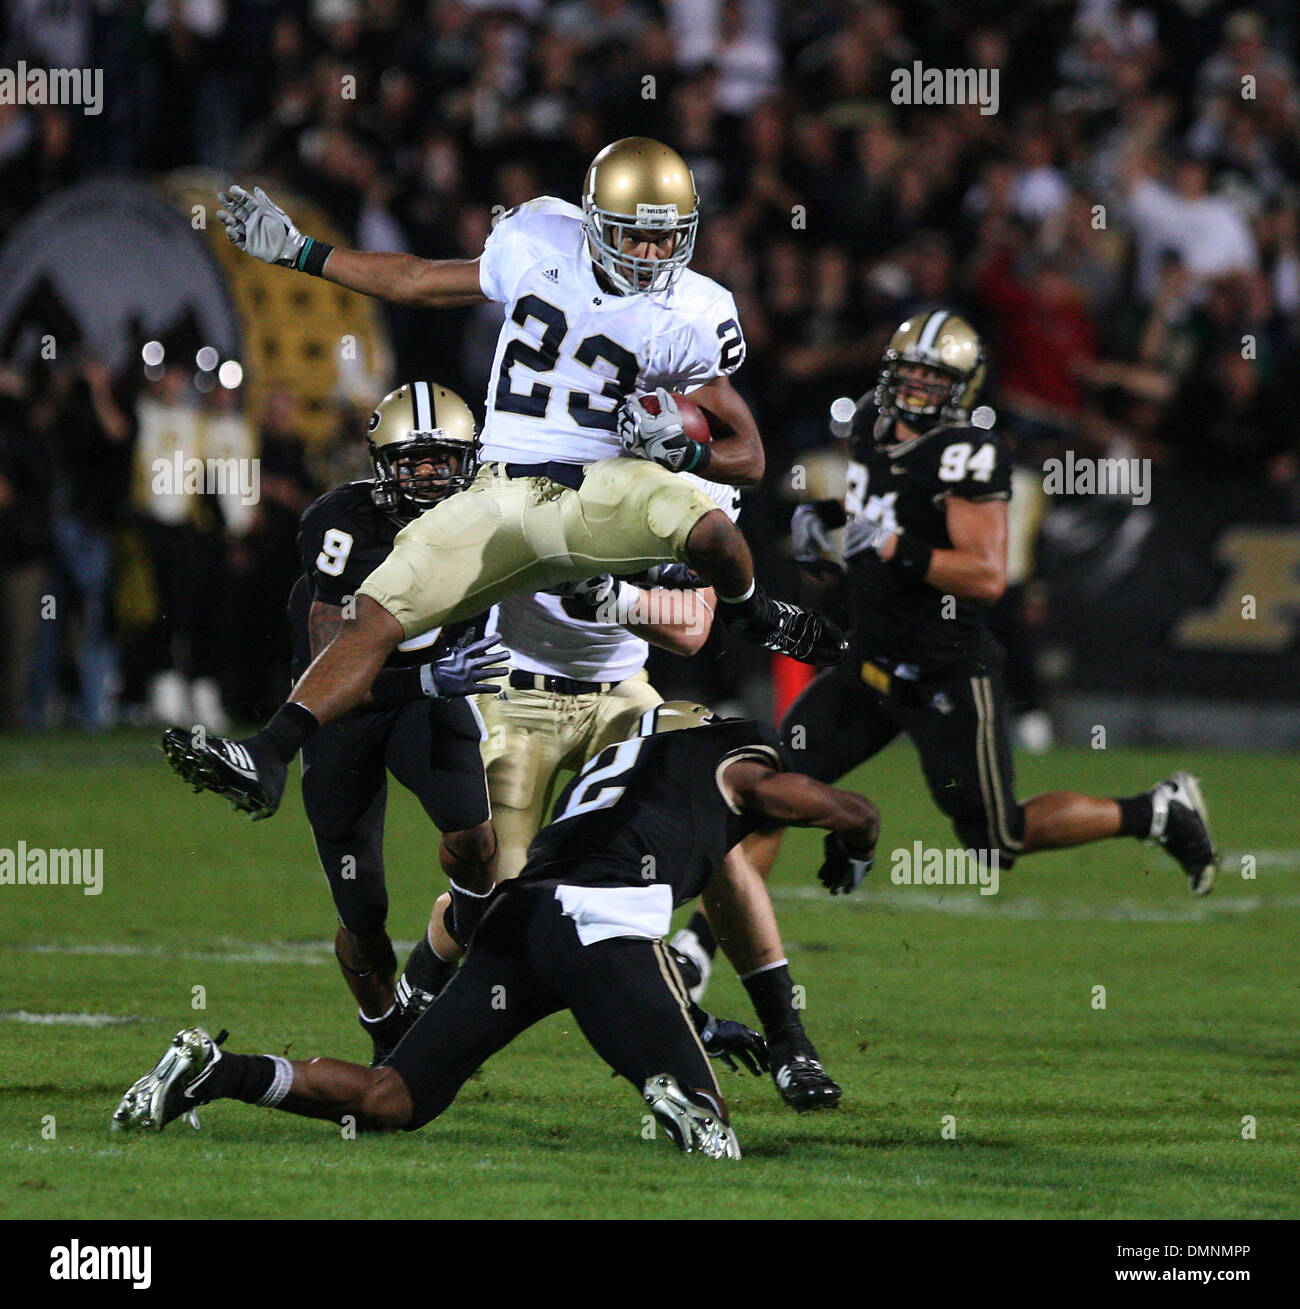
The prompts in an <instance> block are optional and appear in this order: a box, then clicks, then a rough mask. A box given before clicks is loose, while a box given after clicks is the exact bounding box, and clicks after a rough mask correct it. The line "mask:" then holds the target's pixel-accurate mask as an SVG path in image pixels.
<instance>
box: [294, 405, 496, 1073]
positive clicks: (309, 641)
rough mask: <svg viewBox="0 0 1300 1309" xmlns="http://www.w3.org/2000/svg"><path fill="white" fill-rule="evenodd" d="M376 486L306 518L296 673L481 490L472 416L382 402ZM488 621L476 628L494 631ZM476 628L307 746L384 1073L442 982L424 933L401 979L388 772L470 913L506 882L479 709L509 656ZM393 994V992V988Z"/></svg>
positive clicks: (364, 1019)
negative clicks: (423, 517) (398, 555)
mask: <svg viewBox="0 0 1300 1309" xmlns="http://www.w3.org/2000/svg"><path fill="white" fill-rule="evenodd" d="M367 444H368V447H369V452H370V460H371V464H372V466H373V468H374V477H373V478H372V479H369V480H365V481H358V482H350V483H348V484H347V485H346V486H341V487H338V488H336V489H335V490H333V491H330V492H328V493H327V494H326V495H324V496H322V497H321V498H320V499H319V500H317V501H316V502H315V503H314V504H313V505H312V506H311V507H310V508H309V509H308V510H307V511H306V513H304V514H303V517H302V525H301V527H300V528H299V532H298V553H299V556H300V557H301V560H302V566H303V576H302V577H301V578H299V580H298V582H297V584H296V585H295V586H294V589H293V592H292V593H291V595H290V600H289V616H290V624H291V627H292V631H293V662H294V673H295V675H298V674H300V673H301V672H302V670H303V669H305V668H306V667H307V665H308V664H309V663H310V662H311V660H312V659H313V658H314V657H315V656H316V655H318V654H319V653H320V652H321V650H322V649H324V648H325V646H326V645H328V644H329V642H330V641H331V640H332V639H333V638H334V636H335V634H336V633H337V632H338V630H339V628H340V626H341V625H342V623H343V615H344V613H345V611H346V609H347V608H348V607H349V606H350V604H351V603H352V602H353V601H352V597H353V596H354V595H355V593H356V588H357V586H358V585H359V584H360V583H361V582H362V581H363V580H364V579H365V578H366V576H367V575H368V574H369V573H370V572H371V571H372V569H373V568H374V567H375V566H376V564H378V563H380V562H381V561H382V560H383V559H385V558H386V557H387V556H388V553H389V551H390V549H391V548H392V543H393V538H394V537H395V536H396V535H397V533H398V531H400V530H401V528H402V527H404V526H405V525H406V524H407V523H409V522H411V521H412V520H414V519H415V518H416V517H417V516H418V515H419V514H421V513H423V512H424V511H425V510H426V509H428V508H430V507H431V506H433V505H435V504H439V503H441V502H442V501H443V500H444V499H445V498H446V497H447V496H449V495H452V494H454V493H456V492H458V491H460V490H462V489H463V488H464V487H466V486H468V485H469V483H470V482H471V481H472V480H473V477H474V472H475V468H476V465H477V450H478V437H477V434H476V432H475V428H474V416H473V414H471V413H470V411H469V408H468V407H467V406H466V404H465V402H464V401H463V400H462V399H461V398H460V397H459V396H458V395H456V394H455V393H454V392H452V391H449V390H447V388H446V387H443V386H438V385H436V384H435V383H431V382H412V383H410V384H408V385H406V386H402V387H399V388H398V389H397V390H396V391H393V392H392V393H391V394H390V395H387V396H385V397H384V398H383V399H382V400H381V401H380V402H379V405H378V406H377V408H376V409H375V411H374V413H373V414H372V415H371V418H370V423H369V427H368V433H367ZM484 618H485V616H480V618H479V619H478V620H477V623H478V625H479V626H481V625H482V623H483V621H484ZM476 635H478V632H477V628H476V624H475V623H474V622H467V623H461V624H456V625H452V626H448V627H444V628H434V629H433V630H431V631H428V632H424V633H422V634H421V635H419V636H414V637H412V638H411V639H410V640H407V641H403V642H402V643H401V644H400V645H399V646H398V647H397V649H396V650H394V651H393V653H392V654H391V655H390V656H389V658H388V661H387V663H386V664H385V665H384V667H383V668H382V669H381V670H380V672H379V674H378V676H376V678H375V681H374V683H373V685H372V687H371V691H370V701H371V702H373V703H372V704H369V705H367V706H366V707H362V708H358V709H355V710H353V711H352V712H351V713H349V714H345V715H344V716H343V717H342V718H340V719H338V720H337V721H335V722H333V723H330V724H329V725H328V726H327V727H326V728H324V729H323V730H322V731H321V732H320V733H318V734H317V735H316V736H314V737H313V738H312V739H311V740H310V741H308V742H307V744H306V745H305V746H304V747H303V753H302V799H303V808H304V809H305V810H306V813H307V821H308V823H310V825H311V830H312V836H313V838H314V839H315V842H316V849H317V852H318V854H319V855H320V861H321V867H322V868H323V869H324V872H325V877H326V880H327V881H328V883H329V888H330V894H331V895H332V897H333V899H334V905H335V909H336V910H337V912H338V920H339V926H338V931H337V934H336V936H335V940H334V953H335V956H336V958H337V959H338V963H339V967H340V968H341V969H342V971H343V977H344V980H345V981H346V983H347V985H348V989H349V990H350V991H351V992H352V995H353V997H354V998H355V999H356V1002H357V1005H358V1008H359V1011H360V1020H361V1026H362V1028H363V1029H364V1030H365V1032H366V1033H367V1035H368V1036H369V1037H370V1039H371V1041H372V1042H373V1044H374V1052H375V1061H376V1062H378V1061H379V1060H380V1059H382V1058H383V1057H384V1056H385V1055H387V1054H388V1053H389V1051H391V1050H392V1048H393V1047H394V1046H395V1045H396V1044H397V1042H398V1040H400V1039H401V1036H402V1034H403V1032H405V1031H406V1029H407V1028H408V1027H409V1026H410V1025H411V1023H412V1022H413V1021H414V1018H415V1016H416V1015H417V1014H418V1013H419V1011H420V1009H421V1008H423V1007H424V1006H425V1005H427V1004H428V1002H429V1001H430V1000H431V999H432V998H433V995H434V994H436V993H437V991H438V990H439V989H440V988H441V986H442V985H444V984H445V982H446V981H447V979H448V977H449V976H450V973H451V971H452V969H449V968H447V967H445V966H443V967H439V965H438V961H437V959H436V957H435V956H434V954H433V952H432V950H431V948H430V946H429V944H428V937H427V934H425V935H424V936H423V938H422V940H421V941H420V942H419V943H417V945H416V947H415V949H414V951H412V953H411V957H410V959H409V960H408V962H407V964H406V968H405V969H404V970H403V974H402V977H401V979H400V981H399V980H397V979H396V978H395V974H396V969H397V959H396V957H395V955H394V953H393V944H392V941H391V940H390V938H389V936H388V932H387V930H386V929H385V921H386V919H387V916H388V893H387V890H386V888H385V881H384V812H385V807H386V802H387V790H388V783H387V776H388V774H389V773H392V775H393V776H394V777H395V778H396V779H397V780H398V781H399V782H401V783H402V785H403V786H405V787H406V789H407V790H408V791H410V792H412V793H413V794H414V795H415V796H416V797H417V798H418V799H419V801H420V803H421V805H423V807H424V810H425V812H426V813H427V814H428V815H429V817H430V819H432V821H433V823H434V824H435V825H436V826H437V828H438V829H439V831H440V832H441V833H442V840H441V843H440V848H439V858H440V862H441V864H442V868H443V871H444V872H445V873H446V874H447V877H448V879H449V880H450V882H451V884H452V887H453V889H454V890H455V891H456V893H457V899H458V901H460V900H461V899H462V898H463V897H465V896H470V897H473V896H474V895H475V894H476V893H480V892H482V893H486V892H487V891H488V890H490V888H491V886H492V882H493V871H494V856H495V853H496V837H495V834H494V833H493V830H492V823H491V822H490V820H489V815H490V808H489V803H488V795H487V787H486V784H485V782H484V777H483V765H482V762H481V759H480V756H479V741H480V737H481V735H482V720H481V719H480V718H479V716H478V713H477V711H476V709H475V707H474V702H473V700H472V699H469V698H467V697H471V696H473V695H475V694H476V693H477V692H480V691H483V690H484V689H487V688H489V687H490V686H491V685H492V683H491V680H490V679H492V678H493V677H495V676H496V675H498V674H500V673H502V672H503V671H504V667H503V666H502V665H501V664H500V663H499V662H498V661H499V660H500V659H503V658H504V657H505V652H504V651H503V650H502V649H501V648H500V647H499V646H496V645H495V643H494V642H493V641H491V640H487V639H485V640H480V641H475V640H474V638H475V636H476ZM395 982H396V985H395Z"/></svg>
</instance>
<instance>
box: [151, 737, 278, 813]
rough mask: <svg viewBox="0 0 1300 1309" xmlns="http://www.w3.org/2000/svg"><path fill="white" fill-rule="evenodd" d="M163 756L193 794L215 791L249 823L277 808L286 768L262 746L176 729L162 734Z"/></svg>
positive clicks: (273, 811)
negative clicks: (196, 735)
mask: <svg viewBox="0 0 1300 1309" xmlns="http://www.w3.org/2000/svg"><path fill="white" fill-rule="evenodd" d="M162 750H163V754H165V755H166V756H167V762H168V763H169V764H170V765H171V768H172V771H173V772H174V773H177V774H179V775H180V776H181V777H182V778H183V779H184V780H185V781H187V782H189V783H190V785H191V786H193V787H194V789H195V790H196V791H215V792H216V793H217V794H218V795H224V796H225V797H226V799H227V800H229V801H230V802H231V804H233V805H234V806H235V808H236V809H239V810H241V811H242V812H244V813H246V814H251V815H252V817H253V821H254V822H256V821H257V820H258V819H259V818H269V817H270V816H271V815H272V814H273V813H275V811H276V810H277V809H278V808H279V807H280V798H281V796H283V795H284V783H285V778H286V777H287V776H288V772H289V769H288V766H287V765H286V764H284V763H282V762H281V761H280V760H279V759H277V758H276V757H275V756H274V755H273V754H272V753H271V752H270V751H269V750H268V749H266V747H265V746H259V747H252V746H251V745H250V743H249V742H248V741H228V740H226V739H225V738H224V737H221V736H209V737H206V738H203V737H198V738H197V739H196V738H195V736H193V735H191V734H190V733H189V732H184V731H182V730H181V729H180V728H179V727H169V728H168V729H167V730H166V731H165V732H164V733H163V739H162Z"/></svg>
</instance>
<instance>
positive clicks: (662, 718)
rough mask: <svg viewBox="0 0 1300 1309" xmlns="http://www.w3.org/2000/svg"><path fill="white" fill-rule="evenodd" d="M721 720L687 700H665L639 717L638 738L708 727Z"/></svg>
mask: <svg viewBox="0 0 1300 1309" xmlns="http://www.w3.org/2000/svg"><path fill="white" fill-rule="evenodd" d="M722 721H723V720H722V719H721V718H720V717H719V716H718V715H717V714H715V713H714V712H713V710H712V709H706V708H705V707H704V706H703V705H702V704H692V703H691V702H690V701H689V700H665V701H664V702H663V704H657V705H655V707H654V708H653V709H647V710H646V711H645V713H643V714H642V715H641V726H640V729H639V730H638V731H637V735H638V736H658V735H659V734H660V733H661V732H681V731H684V730H685V729H686V728H688V727H710V726H712V725H713V724H714V723H720V722H722Z"/></svg>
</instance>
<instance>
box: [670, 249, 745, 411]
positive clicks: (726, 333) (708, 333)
mask: <svg viewBox="0 0 1300 1309" xmlns="http://www.w3.org/2000/svg"><path fill="white" fill-rule="evenodd" d="M687 279H690V280H689V282H688V285H687V286H686V287H684V288H683V290H684V291H686V293H687V294H686V295H685V296H684V297H683V298H684V299H686V300H687V301H688V302H689V301H692V300H693V301H694V302H695V303H694V304H692V305H691V312H690V313H689V315H688V316H687V317H686V321H685V322H684V324H683V325H682V327H681V328H680V329H679V330H677V331H675V332H674V333H673V334H672V335H671V337H670V338H669V339H668V340H667V342H665V346H666V349H664V350H662V352H660V353H659V357H658V358H657V359H656V361H655V366H656V370H661V371H659V375H658V376H655V377H653V378H647V385H648V386H651V387H653V386H664V387H667V388H668V390H670V391H693V390H694V389H695V388H696V387H697V386H703V385H704V384H705V382H711V381H712V380H713V379H714V378H715V377H730V376H731V374H732V373H734V372H735V371H736V370H737V369H738V368H739V367H740V366H741V364H743V363H744V362H745V335H744V333H743V332H742V331H741V328H740V314H739V312H738V311H737V309H736V301H735V297H734V296H732V294H731V292H730V291H728V290H726V289H725V288H723V287H721V286H718V285H717V283H716V282H712V281H709V280H708V279H707V278H703V277H700V276H699V275H698V274H692V273H690V272H687V273H685V274H683V278H682V280H683V281H684V282H685V281H687ZM700 284H703V285H700Z"/></svg>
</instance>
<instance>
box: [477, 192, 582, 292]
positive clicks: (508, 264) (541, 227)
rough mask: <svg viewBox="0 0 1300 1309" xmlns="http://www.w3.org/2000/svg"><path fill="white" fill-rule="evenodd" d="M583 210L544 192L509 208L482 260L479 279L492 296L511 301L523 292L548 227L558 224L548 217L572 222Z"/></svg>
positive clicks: (482, 255) (484, 289)
mask: <svg viewBox="0 0 1300 1309" xmlns="http://www.w3.org/2000/svg"><path fill="white" fill-rule="evenodd" d="M574 216H577V217H578V218H579V220H580V219H581V214H580V213H579V212H578V211H577V210H575V209H574V207H573V206H572V205H570V204H567V203H565V201H563V200H557V199H556V198H555V197H554V196H550V195H541V196H538V197H537V199H535V200H529V201H527V202H526V203H524V204H521V205H515V207H514V208H513V209H507V210H506V212H505V213H504V214H502V215H501V217H500V218H498V219H497V220H496V222H495V223H494V224H493V227H492V231H491V232H489V233H488V239H487V241H486V243H485V244H484V246H483V253H482V254H481V255H480V256H479V261H478V282H479V286H480V287H481V288H482V290H483V294H484V295H485V296H487V298H488V299H489V300H496V301H498V302H499V303H501V304H510V303H511V302H512V301H514V300H515V299H516V298H517V297H518V295H519V283H520V281H521V280H522V279H523V277H524V275H525V274H526V273H527V272H528V270H529V269H530V268H531V267H532V266H533V265H534V264H535V263H536V262H537V260H538V258H539V257H541V255H542V247H543V246H544V245H545V241H546V237H547V236H548V235H550V233H549V232H548V230H547V229H548V228H549V227H552V226H556V225H555V224H551V223H547V222H545V221H544V220H545V219H548V218H558V219H560V220H561V223H560V225H559V226H560V230H562V229H563V220H565V219H568V220H569V221H570V222H572V219H573V217H574Z"/></svg>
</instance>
